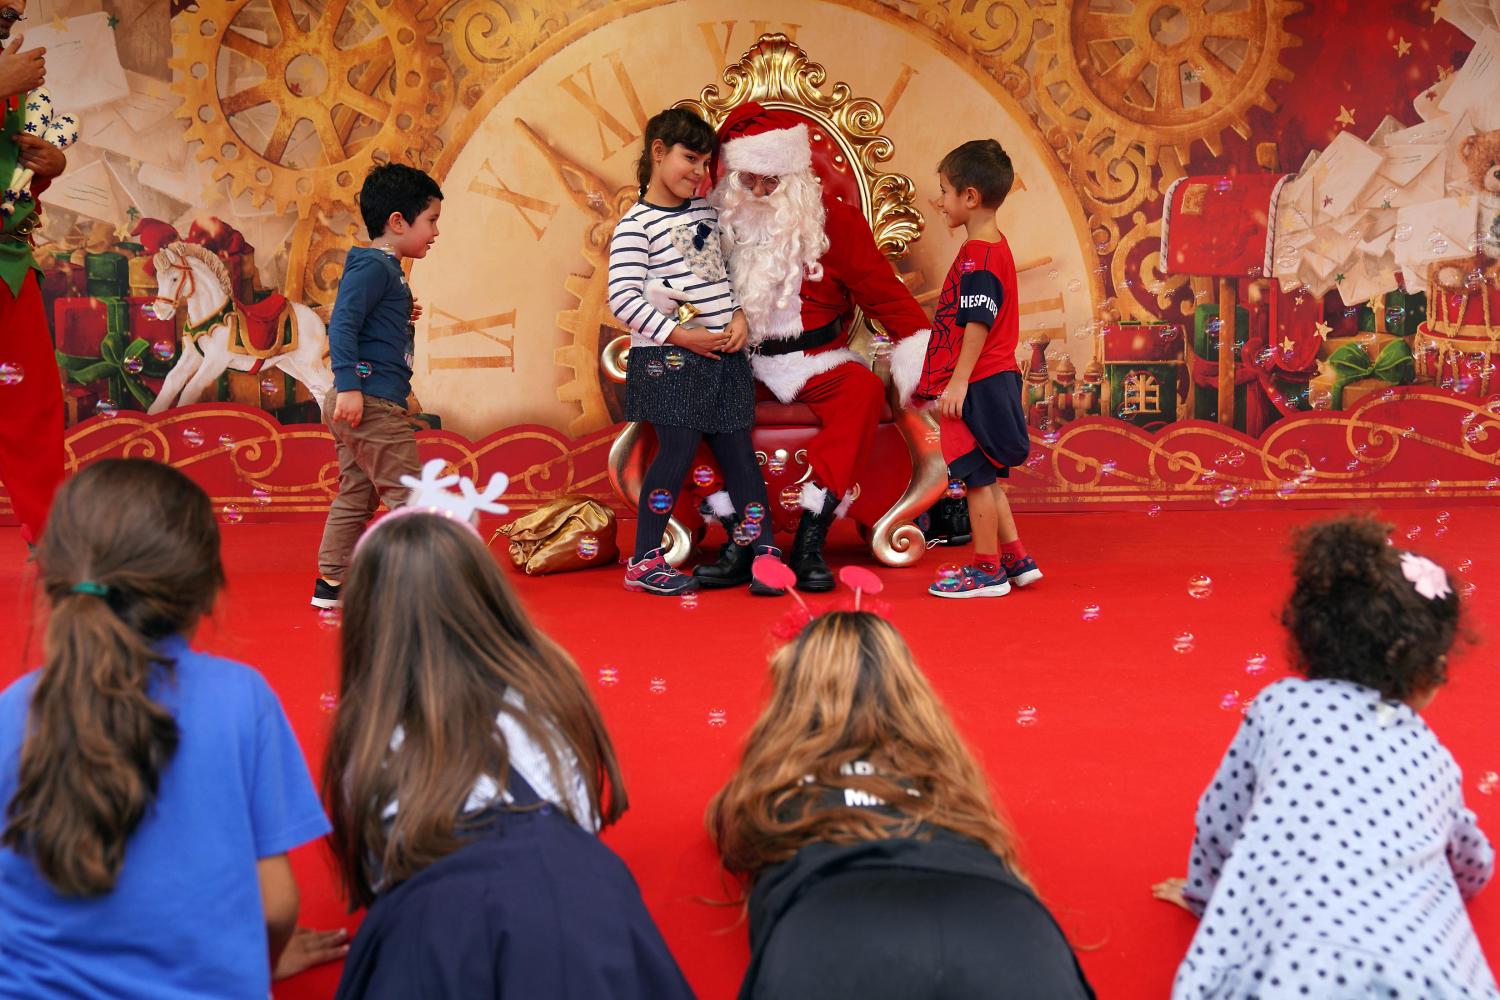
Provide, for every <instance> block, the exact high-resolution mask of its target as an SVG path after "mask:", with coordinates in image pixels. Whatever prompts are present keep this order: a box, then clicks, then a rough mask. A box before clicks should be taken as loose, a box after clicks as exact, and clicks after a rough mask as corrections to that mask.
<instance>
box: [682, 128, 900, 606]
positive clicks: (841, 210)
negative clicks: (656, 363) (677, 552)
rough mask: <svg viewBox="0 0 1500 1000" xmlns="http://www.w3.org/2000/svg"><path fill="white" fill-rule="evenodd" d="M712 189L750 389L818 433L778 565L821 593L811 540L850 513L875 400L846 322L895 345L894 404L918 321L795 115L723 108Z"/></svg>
mask: <svg viewBox="0 0 1500 1000" xmlns="http://www.w3.org/2000/svg"><path fill="white" fill-rule="evenodd" d="M714 179H715V186H714V190H713V193H712V194H711V195H710V196H709V200H710V201H711V202H712V203H713V204H714V206H715V207H716V208H717V209H718V210H719V230H720V238H721V241H722V245H723V247H724V251H725V253H726V254H727V255H728V259H729V270H730V277H731V279H732V280H733V283H734V289H735V293H736V294H737V295H738V297H739V300H740V305H741V307H742V308H743V309H744V313H745V318H746V319H747V320H748V321H749V324H750V336H749V340H748V349H749V350H750V352H751V354H750V363H751V367H752V369H753V370H754V372H755V377H756V378H757V379H759V380H760V382H761V383H763V384H764V386H765V388H766V389H767V390H769V392H770V394H771V395H773V396H775V397H776V398H777V399H779V400H780V401H781V402H783V403H792V402H798V403H804V404H806V405H807V406H808V407H810V408H811V409H812V411H813V413H814V414H815V415H816V416H817V418H818V422H819V423H820V424H821V425H822V429H821V430H820V431H819V432H818V434H817V436H816V437H814V438H813V439H812V441H811V442H810V443H809V444H808V447H807V458H808V463H809V465H811V467H812V474H811V476H810V478H809V479H808V480H807V481H806V482H805V483H804V485H803V489H802V506H803V508H804V510H803V514H802V519H801V521H800V522H799V523H798V526H797V538H796V541H795V542H794V543H793V545H792V549H791V552H790V553H789V555H788V563H789V564H790V565H791V567H792V569H793V570H795V571H796V574H797V587H798V589H799V590H808V591H824V590H832V589H833V586H834V577H833V573H832V572H831V571H830V570H829V568H828V564H827V563H825V562H824V561H823V541H824V538H825V537H826V535H827V532H828V528H829V526H830V525H831V524H832V523H833V520H834V518H835V517H836V516H839V515H842V514H843V513H844V511H845V510H846V509H847V508H848V506H849V504H850V503H852V502H853V499H854V493H855V486H856V485H857V484H858V482H859V477H860V475H861V473H862V472H863V471H864V468H865V463H866V461H867V460H868V459H869V456H870V451H871V447H872V445H873V443H874V441H875V428H876V424H877V423H878V422H879V420H880V411H881V408H882V405H883V402H884V399H885V387H884V386H883V385H882V384H881V381H880V379H879V377H877V376H876V375H875V373H874V372H872V371H871V370H870V368H869V367H868V366H867V365H866V364H865V362H864V361H863V360H862V359H861V358H860V357H859V355H857V354H855V353H854V352H853V351H851V350H850V349H849V338H850V336H851V334H852V333H853V329H852V327H853V322H852V320H853V313H854V310H855V308H856V307H858V308H860V309H863V310H864V312H865V315H867V316H869V317H871V318H873V319H874V320H876V321H877V322H879V323H880V324H881V326H882V327H884V328H885V330H886V331H887V332H888V333H889V335H890V337H891V339H892V340H893V341H895V347H894V350H893V351H892V352H891V377H892V379H893V381H894V382H895V384H896V388H897V390H898V392H899V395H900V399H901V402H902V403H903V404H905V403H906V402H907V401H908V400H909V399H910V398H911V393H912V390H913V389H914V388H915V387H916V384H917V380H918V378H919V377H920V376H921V374H922V363H923V361H924V359H925V357H926V354H927V338H928V333H929V329H928V320H927V316H926V314H925V313H924V312H923V311H922V308H921V307H920V306H919V305H917V300H916V299H915V298H913V297H912V294H911V293H910V292H909V291H907V289H906V286H905V285H903V284H902V283H901V281H900V279H899V278H897V277H896V273H895V271H894V269H893V268H892V267H891V264H890V261H888V260H886V258H885V256H884V255H883V254H881V252H880V249H879V248H878V247H877V246H876V245H875V237H874V235H873V234H872V233H871V232H870V226H869V223H867V222H866V221H865V217H864V215H863V213H861V211H860V210H859V208H858V207H857V206H854V205H846V204H844V203H843V202H842V201H839V200H838V199H836V198H833V197H831V196H829V195H828V193H827V192H826V191H825V190H824V188H823V186H822V184H821V183H820V182H819V180H818V174H817V172H816V170H815V169H814V164H813V156H812V144H811V142H810V136H809V134H808V128H807V126H806V125H805V124H803V122H802V120H800V119H799V118H798V116H796V115H795V114H792V113H790V112H786V111H777V110H771V109H767V108H764V107H762V106H761V105H759V104H756V103H753V102H747V103H745V104H741V105H739V106H738V107H736V108H735V109H734V110H733V111H732V112H730V114H729V116H728V117H727V118H726V119H725V120H724V123H723V125H721V126H720V128H719V154H718V157H717V159H716V161H715V166H714ZM703 569H704V570H708V569H709V567H703Z"/></svg>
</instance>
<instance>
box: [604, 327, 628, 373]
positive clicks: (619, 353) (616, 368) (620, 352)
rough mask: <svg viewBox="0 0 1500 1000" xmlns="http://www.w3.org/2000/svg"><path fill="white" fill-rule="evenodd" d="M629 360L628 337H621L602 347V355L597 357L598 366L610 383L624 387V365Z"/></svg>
mask: <svg viewBox="0 0 1500 1000" xmlns="http://www.w3.org/2000/svg"><path fill="white" fill-rule="evenodd" d="M629 359H630V337H629V335H623V336H619V337H616V338H615V339H614V340H611V341H610V342H609V343H608V344H605V345H604V353H603V354H602V355H600V357H599V366H600V367H601V368H603V369H604V374H605V375H607V376H609V380H610V381H611V382H614V383H616V384H618V385H624V384H625V365H626V363H627V362H628V361H629Z"/></svg>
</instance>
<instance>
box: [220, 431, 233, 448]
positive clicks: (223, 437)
mask: <svg viewBox="0 0 1500 1000" xmlns="http://www.w3.org/2000/svg"><path fill="white" fill-rule="evenodd" d="M219 447H220V448H233V447H234V435H233V434H220V435H219Z"/></svg>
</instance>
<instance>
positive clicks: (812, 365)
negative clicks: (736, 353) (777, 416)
mask: <svg viewBox="0 0 1500 1000" xmlns="http://www.w3.org/2000/svg"><path fill="white" fill-rule="evenodd" d="M846 361H853V362H854V363H855V364H863V362H862V361H861V360H860V357H859V355H858V354H855V353H854V352H853V351H851V350H848V349H847V348H841V349H839V350H834V351H824V352H822V353H821V354H808V353H806V352H805V351H797V352H795V353H792V354H752V355H750V368H751V370H752V371H754V372H755V377H756V378H758V379H760V380H761V382H762V383H763V384H764V385H765V387H766V388H767V389H770V390H771V395H773V396H775V397H776V398H777V399H779V400H781V401H782V402H783V403H790V402H792V401H793V400H794V399H796V398H797V393H799V392H801V391H802V387H803V386H804V385H806V384H807V380H808V379H810V378H812V377H813V376H814V375H821V374H823V373H824V372H826V371H828V370H829V369H830V368H837V367H838V366H839V365H841V364H843V363H844V362H846ZM919 371H920V369H919Z"/></svg>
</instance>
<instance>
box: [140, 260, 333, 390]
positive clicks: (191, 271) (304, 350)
mask: <svg viewBox="0 0 1500 1000" xmlns="http://www.w3.org/2000/svg"><path fill="white" fill-rule="evenodd" d="M152 261H153V263H154V264H155V266H156V281H157V292H158V294H157V296H156V298H155V300H154V301H153V302H152V303H151V308H152V311H153V312H155V313H156V316H157V318H158V319H163V320H167V319H171V318H172V317H173V316H175V315H176V314H177V310H178V309H180V308H182V307H183V306H184V305H186V307H187V324H186V325H185V326H184V327H183V330H182V354H181V357H179V358H178V359H177V364H175V365H173V366H172V370H171V371H170V372H169V373H168V374H167V377H166V379H165V380H164V381H163V382H162V387H161V392H159V393H157V396H156V400H155V402H153V403H152V404H151V407H150V409H149V410H147V412H148V413H160V412H162V411H163V410H166V409H169V408H170V407H173V406H186V405H187V404H189V403H196V402H198V401H199V400H200V399H202V398H203V397H204V396H205V395H207V394H208V392H209V391H210V390H211V389H212V388H213V386H214V383H215V382H216V381H218V378H219V376H220V375H222V374H224V372H225V370H226V369H232V370H234V371H239V372H259V371H264V370H267V369H272V368H280V369H282V370H283V371H285V372H286V373H287V374H289V375H291V376H292V377H293V378H295V379H296V380H297V381H299V382H301V383H302V384H303V385H305V386H306V387H307V389H308V391H309V392H311V393H312V396H313V399H315V400H317V401H318V402H319V404H320V405H321V403H322V400H323V396H324V395H325V394H326V393H327V392H328V390H329V388H330V387H332V385H333V372H332V370H330V369H329V367H328V362H327V361H326V360H325V356H326V354H327V351H328V331H327V330H326V329H325V328H324V327H323V321H322V320H321V319H319V318H318V315H317V314H316V313H314V312H313V311H312V310H311V309H309V308H308V307H307V306H305V305H303V304H302V303H300V302H289V301H287V300H286V299H285V298H284V297H282V296H280V295H276V296H273V297H272V298H271V299H268V300H266V301H265V302H260V303H256V304H255V305H249V306H247V305H243V304H241V303H239V302H236V301H235V298H234V290H233V288H232V286H231V285H230V281H229V270H228V268H226V267H225V266H224V262H223V261H221V260H220V259H219V258H218V257H216V256H215V255H214V254H213V253H212V252H211V251H209V250H207V249H206V248H204V247H201V246H198V245H197V244H194V243H171V244H168V245H167V246H165V247H162V249H161V250H160V251H158V252H157V254H156V256H155V257H154V258H152Z"/></svg>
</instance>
